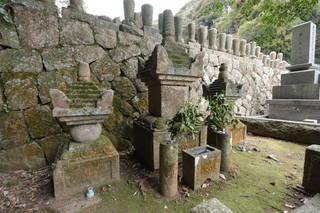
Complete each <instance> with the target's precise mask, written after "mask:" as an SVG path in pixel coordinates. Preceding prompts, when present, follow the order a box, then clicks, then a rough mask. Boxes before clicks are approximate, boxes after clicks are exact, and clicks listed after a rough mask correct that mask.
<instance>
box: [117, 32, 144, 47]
mask: <svg viewBox="0 0 320 213" xmlns="http://www.w3.org/2000/svg"><path fill="white" fill-rule="evenodd" d="M118 38H119V44H120V45H126V46H129V45H133V44H139V43H140V41H141V37H138V36H135V35H133V34H130V33H126V32H121V31H119V32H118Z"/></svg>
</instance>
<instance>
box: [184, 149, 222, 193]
mask: <svg viewBox="0 0 320 213" xmlns="http://www.w3.org/2000/svg"><path fill="white" fill-rule="evenodd" d="M182 159H183V160H182V169H183V182H184V183H185V184H187V185H188V186H190V187H191V188H192V189H193V190H196V189H199V188H200V187H201V185H202V184H203V183H204V182H205V181H206V180H207V179H211V180H213V181H214V180H217V179H219V175H220V161H221V151H220V150H218V149H215V148H213V147H211V146H200V147H197V148H194V149H189V150H185V151H183V153H182Z"/></svg>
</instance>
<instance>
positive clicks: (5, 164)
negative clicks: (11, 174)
mask: <svg viewBox="0 0 320 213" xmlns="http://www.w3.org/2000/svg"><path fill="white" fill-rule="evenodd" d="M45 166H46V159H45V157H44V154H43V152H42V150H41V147H40V146H39V145H38V144H37V143H36V142H33V143H30V144H26V145H24V146H20V147H16V148H13V149H9V150H3V151H0V171H1V172H7V171H13V170H20V169H39V168H42V167H45Z"/></svg>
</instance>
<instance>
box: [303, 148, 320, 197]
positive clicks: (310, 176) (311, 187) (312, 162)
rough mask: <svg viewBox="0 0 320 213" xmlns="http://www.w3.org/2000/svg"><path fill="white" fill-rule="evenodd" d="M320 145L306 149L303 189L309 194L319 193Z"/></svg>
mask: <svg viewBox="0 0 320 213" xmlns="http://www.w3.org/2000/svg"><path fill="white" fill-rule="evenodd" d="M319 165H320V145H311V146H308V147H307V149H306V156H305V163H304V173H303V183H302V185H303V187H304V188H305V189H306V190H307V191H310V192H315V193H319V192H320V170H319Z"/></svg>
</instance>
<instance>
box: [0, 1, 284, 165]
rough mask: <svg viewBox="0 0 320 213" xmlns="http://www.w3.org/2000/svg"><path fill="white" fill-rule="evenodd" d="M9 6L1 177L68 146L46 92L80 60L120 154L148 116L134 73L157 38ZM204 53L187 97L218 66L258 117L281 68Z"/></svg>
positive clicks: (243, 106) (0, 99)
mask: <svg viewBox="0 0 320 213" xmlns="http://www.w3.org/2000/svg"><path fill="white" fill-rule="evenodd" d="M13 2H15V3H13V4H12V5H11V7H10V8H9V9H10V10H11V14H12V16H13V22H14V24H8V23H5V22H3V21H2V22H1V23H0V34H1V37H0V106H1V109H0V111H2V112H0V150H1V151H0V171H5V170H11V169H28V168H30V169H33V168H39V167H42V166H45V165H47V164H49V163H52V162H53V161H54V158H55V155H56V152H57V149H58V147H59V145H60V144H61V143H64V142H65V141H68V140H69V136H68V134H66V133H67V129H66V127H64V126H62V125H61V124H59V123H58V122H57V121H56V120H55V119H53V118H52V115H51V105H50V98H49V95H48V90H49V89H50V88H57V89H60V90H64V89H65V88H66V85H68V84H71V83H73V82H74V81H76V74H77V62H78V61H84V62H87V63H89V64H90V67H91V70H92V73H93V78H94V79H93V80H94V81H96V82H97V83H99V84H101V85H102V86H103V87H104V88H111V89H113V90H114V91H115V97H114V101H113V105H114V112H113V115H111V116H109V117H108V119H107V120H106V121H105V122H104V127H105V128H104V135H107V136H108V137H109V138H110V139H111V140H112V142H113V143H114V144H115V145H116V147H117V148H118V149H123V148H125V147H126V146H127V145H128V144H130V141H131V136H132V121H133V119H134V118H135V117H138V116H139V115H141V114H144V113H147V111H148V90H147V88H146V86H145V85H144V83H142V82H141V81H140V80H139V79H138V78H137V73H138V71H139V69H142V67H143V65H144V62H145V61H146V59H148V57H149V56H150V55H151V53H152V51H153V49H154V47H155V46H156V45H157V44H159V43H160V42H161V35H160V34H154V33H150V31H147V29H145V31H143V30H141V29H138V28H135V27H123V26H122V25H119V24H116V23H113V22H112V21H111V19H110V18H108V17H104V16H102V17H101V16H99V17H98V16H92V15H88V14H84V13H79V12H77V11H74V10H71V9H63V11H62V17H59V15H58V11H57V8H56V7H55V6H51V5H47V4H46V3H42V2H39V1H36V2H33V1H30V0H29V1H24V0H14V1H13ZM152 32H153V31H152ZM190 45H191V46H189V47H190V54H191V55H192V54H194V53H196V52H198V51H200V48H199V46H198V45H197V44H196V43H193V44H190ZM204 51H206V52H207V57H206V67H205V75H204V78H203V80H202V81H201V82H197V83H196V84H195V85H193V87H192V88H190V91H191V93H190V98H191V99H193V100H195V99H198V98H199V96H201V93H202V84H209V83H211V82H213V81H214V80H215V78H216V77H217V73H218V67H216V66H218V65H219V64H221V63H222V62H228V63H229V64H230V65H231V64H232V65H231V70H230V73H231V75H230V76H231V78H232V80H234V81H235V82H238V83H242V84H244V91H243V98H242V99H241V100H239V101H238V102H237V110H238V111H239V112H240V113H241V114H246V115H253V114H261V113H263V112H264V110H265V109H266V106H265V100H266V99H267V98H271V88H272V86H274V85H278V84H279V78H280V72H282V71H283V69H278V68H275V67H266V66H264V64H263V63H262V61H261V60H260V59H250V58H248V57H238V56H234V55H231V54H228V53H225V52H219V51H213V50H209V49H205V50H204Z"/></svg>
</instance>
